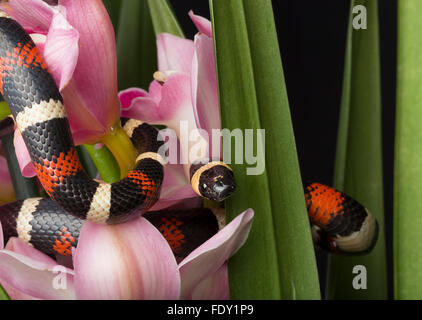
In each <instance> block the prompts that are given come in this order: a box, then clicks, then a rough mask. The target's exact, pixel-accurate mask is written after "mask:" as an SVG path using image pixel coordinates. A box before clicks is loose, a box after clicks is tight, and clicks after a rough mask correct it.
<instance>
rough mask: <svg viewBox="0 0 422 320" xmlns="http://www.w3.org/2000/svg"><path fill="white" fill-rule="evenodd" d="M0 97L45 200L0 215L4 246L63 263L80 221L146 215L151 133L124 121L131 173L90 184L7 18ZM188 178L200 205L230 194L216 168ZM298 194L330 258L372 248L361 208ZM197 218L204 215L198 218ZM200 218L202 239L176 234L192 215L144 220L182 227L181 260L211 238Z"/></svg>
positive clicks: (52, 87)
mask: <svg viewBox="0 0 422 320" xmlns="http://www.w3.org/2000/svg"><path fill="white" fill-rule="evenodd" d="M0 92H1V94H2V95H3V97H4V99H5V100H6V102H7V103H8V105H9V107H10V109H11V112H12V114H13V117H14V119H15V121H16V124H17V128H18V130H20V132H21V134H22V137H23V138H24V141H25V144H26V146H27V148H28V151H29V153H30V155H31V160H32V163H33V164H34V167H35V171H36V174H37V176H38V178H39V180H40V182H41V184H42V186H43V188H44V189H45V191H46V192H47V193H48V195H49V196H50V198H51V200H49V199H27V200H25V201H18V202H14V203H11V204H7V205H5V206H2V207H0V221H1V223H2V225H3V228H4V234H5V238H6V239H7V238H8V237H10V236H19V237H20V238H22V239H23V240H25V241H27V242H28V243H30V244H32V245H34V246H35V247H36V248H38V249H40V250H42V251H44V252H46V253H48V254H52V253H58V254H63V255H68V254H70V252H71V250H70V248H71V247H72V246H76V244H77V238H78V235H79V229H80V227H81V225H82V223H83V221H84V220H89V221H93V222H98V223H106V224H114V223H123V222H126V221H129V220H131V219H133V218H135V217H138V216H139V215H140V214H144V213H146V212H147V211H148V209H149V208H151V206H152V205H153V204H154V203H155V202H156V201H157V199H158V198H159V194H160V188H161V184H162V180H163V163H164V161H163V158H162V157H161V155H160V154H158V153H157V152H158V150H159V148H160V147H161V145H162V143H163V142H162V141H161V140H160V139H157V138H158V135H159V133H158V131H157V130H156V129H155V128H154V127H152V126H150V125H148V124H146V123H142V122H140V121H136V120H132V119H130V120H128V119H125V120H124V121H123V125H124V128H125V130H126V132H127V133H128V134H129V136H130V137H131V139H132V141H133V143H134V145H135V147H136V148H137V150H138V151H139V156H138V158H137V162H136V166H135V168H134V169H133V170H131V171H130V172H129V173H128V175H127V176H126V177H125V178H124V179H122V180H121V181H118V182H115V183H112V184H107V183H103V182H101V181H96V180H93V179H91V178H90V177H89V176H88V175H87V174H86V173H85V171H84V170H83V168H82V165H81V163H80V161H79V159H78V156H77V153H76V149H75V146H74V143H73V139H72V135H71V131H70V126H69V122H68V119H67V116H66V110H65V108H64V105H63V98H62V96H61V95H60V92H59V90H58V88H57V86H56V84H55V82H54V79H53V78H52V76H51V75H50V73H49V72H48V67H47V65H46V64H45V62H44V60H43V57H42V56H41V54H40V53H39V52H38V50H37V47H36V46H35V44H34V42H33V41H32V39H31V37H30V36H29V35H28V34H27V33H26V31H25V30H24V29H23V28H22V27H21V26H20V25H19V24H18V23H17V22H16V21H14V20H13V19H11V18H7V17H0ZM204 166H205V167H204ZM190 171H191V182H192V184H193V187H194V189H195V190H196V191H197V192H198V193H199V194H200V195H202V196H204V197H207V198H210V199H211V200H216V201H222V200H224V199H225V198H227V197H228V196H230V195H231V193H232V192H233V190H234V187H235V183H234V178H233V173H232V171H231V169H230V168H229V167H228V166H227V165H225V164H224V163H222V162H218V161H217V162H210V163H208V164H206V165H197V164H195V165H192V166H191V170H190ZM305 191H306V201H307V205H308V213H309V216H310V220H311V223H312V225H313V226H314V227H313V228H314V231H315V232H314V235H315V240H316V242H317V243H319V244H320V245H321V246H322V247H326V248H327V249H329V250H331V251H337V252H357V253H361V252H365V251H367V250H369V249H370V248H371V247H372V246H373V244H374V243H375V241H376V234H377V232H376V229H377V224H376V221H375V219H374V218H373V216H372V215H371V214H370V213H369V212H368V211H367V210H366V209H365V208H364V207H362V206H361V205H360V204H358V203H357V202H356V201H355V200H353V199H352V198H350V197H347V196H346V195H344V194H342V193H340V192H337V191H335V190H334V189H331V188H329V187H326V186H323V185H320V184H316V183H314V184H310V185H308V186H306V188H305ZM327 199H328V200H327ZM204 210H205V211H207V210H206V209H199V212H202V211H204ZM207 212H208V213H207V214H208V216H209V217H211V218H209V219H208V223H206V222H205V220H204V227H202V228H205V229H207V230H208V231H207V232H201V231H200V230H201V227H195V228H193V229H195V230H197V231H196V232H191V231H189V232H187V231H186V230H185V229H183V228H184V226H185V225H189V226H192V224H190V223H189V221H190V220H189V219H193V217H195V219H196V220H195V219H194V220H195V221H198V219H197V214H192V212H190V213H189V212H188V213H180V212H179V214H178V217H177V216H176V214H175V213H174V212H161V213H157V215H156V217H159V216H160V215H161V216H160V219H158V220H157V219H155V218H153V215H152V214H148V216H149V217H150V218H149V220H150V221H152V222H153V223H155V225H156V226H157V227H158V228H161V229H162V230H165V228H162V223H163V221H179V222H180V221H182V220H183V221H182V222H180V223H179V224H177V223H176V222H174V223H176V225H180V226H181V227H180V228H176V230H179V231H180V232H181V233H182V234H183V235H184V236H186V235H187V234H190V235H191V236H189V237H188V236H186V239H188V238H189V239H188V241H185V242H183V243H184V245H183V246H180V245H179V246H176V247H175V246H172V248H173V250H176V249H177V250H179V252H183V254H186V253H187V252H189V250H188V249H186V248H185V247H184V246H189V245H190V244H195V245H197V244H198V243H201V242H203V241H205V238H206V237H210V236H211V235H212V234H213V233H215V232H217V231H218V227H216V225H217V224H216V223H217V222H216V218H215V217H214V218H212V217H213V216H212V215H209V210H208V211H207ZM69 214H70V215H69ZM169 215H170V216H171V217H172V218H171V219H170V218H169ZM183 217H185V218H183ZM169 219H170V220H169ZM195 225H196V224H195ZM160 226H161V227H160ZM210 226H211V227H210ZM181 228H182V229H183V230H182V229H181ZM189 228H190V227H189ZM172 230H174V228H173V229H172ZM189 230H190V229H189ZM198 230H199V231H198ZM164 233H165V232H163V234H164ZM164 235H165V236H166V234H164ZM166 238H167V240H168V241H169V242H170V241H171V239H173V240H174V237H173V236H172V235H171V233H170V235H169V233H168V232H167V236H166ZM186 239H185V240H186ZM195 239H197V240H195ZM198 239H199V240H198ZM374 239H375V240H374ZM173 242H174V241H173ZM186 243H187V244H186ZM175 248H176V249H175Z"/></svg>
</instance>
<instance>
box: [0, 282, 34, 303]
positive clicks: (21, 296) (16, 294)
mask: <svg viewBox="0 0 422 320" xmlns="http://www.w3.org/2000/svg"><path fill="white" fill-rule="evenodd" d="M1 286H2V287H3V289H4V290H5V291H6V292H7V295H8V296H9V297H10V299H11V300H41V299H40V298H35V297H33V296H30V295H29V294H25V293H23V292H21V291H19V290H16V289H15V288H14V287H12V286H10V285H8V284H7V283H1Z"/></svg>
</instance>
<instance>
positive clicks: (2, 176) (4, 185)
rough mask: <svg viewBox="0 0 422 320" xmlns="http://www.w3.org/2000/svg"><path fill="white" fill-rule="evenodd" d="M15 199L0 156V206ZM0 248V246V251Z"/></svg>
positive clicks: (10, 181) (4, 164)
mask: <svg viewBox="0 0 422 320" xmlns="http://www.w3.org/2000/svg"><path fill="white" fill-rule="evenodd" d="M14 198H15V192H14V191H13V185H12V179H11V178H10V174H9V169H8V167H7V161H6V159H5V158H4V157H3V156H0V204H1V203H6V202H10V201H12V200H13V199H14ZM0 241H1V240H0ZM1 248H2V246H0V249H1Z"/></svg>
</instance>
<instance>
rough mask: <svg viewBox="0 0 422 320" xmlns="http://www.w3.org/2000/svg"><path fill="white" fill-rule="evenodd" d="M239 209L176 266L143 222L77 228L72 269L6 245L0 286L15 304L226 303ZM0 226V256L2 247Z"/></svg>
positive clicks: (238, 238)
mask: <svg viewBox="0 0 422 320" xmlns="http://www.w3.org/2000/svg"><path fill="white" fill-rule="evenodd" d="M252 218H253V211H252V210H251V209H248V210H246V211H245V212H243V213H242V214H240V215H238V216H237V217H236V218H235V219H234V220H233V221H231V222H230V223H229V224H228V225H226V226H225V227H224V228H223V229H221V230H220V231H219V232H218V233H217V234H215V235H214V236H213V237H212V238H210V239H209V240H207V241H206V242H204V243H203V244H202V245H201V246H199V247H198V248H196V249H195V250H194V251H192V252H191V253H190V254H189V255H188V256H187V257H186V258H185V259H183V261H181V262H180V263H179V264H177V262H176V259H175V257H174V255H173V253H172V251H171V249H170V246H169V245H168V243H167V242H166V240H165V239H164V237H163V236H162V235H161V233H160V232H159V231H158V230H157V229H156V228H155V227H154V226H153V225H152V224H151V223H149V222H148V220H146V219H145V218H142V217H141V218H139V219H137V220H134V221H131V222H129V223H125V224H120V225H113V226H104V225H98V224H94V223H85V224H84V226H83V227H82V230H81V233H80V237H79V244H78V248H77V249H76V250H75V252H74V254H73V265H74V270H72V269H70V268H66V267H63V266H61V265H58V264H57V262H55V261H54V260H52V259H51V258H49V257H47V256H46V255H44V254H42V253H40V252H39V251H38V250H36V249H34V248H32V247H30V246H29V245H27V244H26V243H24V242H23V241H22V240H20V239H17V238H11V239H10V240H9V242H8V244H7V246H6V248H5V249H3V250H0V283H1V285H2V286H3V287H4V288H5V290H6V291H7V292H8V294H9V295H10V296H11V297H12V298H17V299H19V298H21V299H30V298H31V299H33V298H36V299H74V298H77V299H178V298H181V299H227V298H228V297H229V294H228V280H227V266H226V260H227V259H228V258H229V257H230V256H231V255H233V254H234V253H235V252H236V251H237V250H238V249H239V248H240V247H241V246H242V245H243V243H244V242H245V241H246V239H247V236H248V234H249V230H250V227H251V223H252ZM2 241H3V234H2V229H1V227H0V249H1V248H2V247H3V243H2Z"/></svg>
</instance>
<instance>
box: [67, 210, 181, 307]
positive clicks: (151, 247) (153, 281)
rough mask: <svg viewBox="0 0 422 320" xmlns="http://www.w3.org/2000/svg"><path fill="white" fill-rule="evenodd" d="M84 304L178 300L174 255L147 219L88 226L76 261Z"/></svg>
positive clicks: (77, 278)
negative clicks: (91, 301) (134, 300)
mask: <svg viewBox="0 0 422 320" xmlns="http://www.w3.org/2000/svg"><path fill="white" fill-rule="evenodd" d="M74 266H75V272H76V276H75V281H76V294H77V297H78V298H80V299H177V298H178V297H179V293H180V277H179V273H178V269H177V264H176V261H175V258H174V256H173V253H172V251H171V249H170V247H169V245H168V244H167V242H166V240H165V239H164V238H163V237H162V235H161V233H160V232H159V231H158V230H157V229H156V228H155V227H154V226H153V225H152V224H151V223H149V222H148V221H147V220H146V219H144V218H139V219H136V220H134V221H131V222H128V223H124V224H119V225H111V226H104V225H99V224H95V223H85V224H84V226H83V227H82V230H81V233H80V237H79V243H78V248H77V249H76V254H75V256H74Z"/></svg>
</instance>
